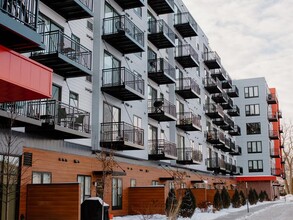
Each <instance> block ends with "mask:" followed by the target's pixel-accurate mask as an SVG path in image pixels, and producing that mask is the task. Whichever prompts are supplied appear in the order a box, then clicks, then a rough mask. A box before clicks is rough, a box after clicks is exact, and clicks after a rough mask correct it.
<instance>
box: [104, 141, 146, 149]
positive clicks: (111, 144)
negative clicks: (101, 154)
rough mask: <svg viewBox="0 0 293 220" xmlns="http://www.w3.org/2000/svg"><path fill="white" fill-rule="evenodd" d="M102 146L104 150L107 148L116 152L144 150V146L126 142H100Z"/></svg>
mask: <svg viewBox="0 0 293 220" xmlns="http://www.w3.org/2000/svg"><path fill="white" fill-rule="evenodd" d="M100 146H101V147H102V148H107V149H111V150H116V151H124V150H143V149H144V146H142V145H139V144H135V143H133V142H130V141H126V140H118V141H116V140H115V141H100Z"/></svg>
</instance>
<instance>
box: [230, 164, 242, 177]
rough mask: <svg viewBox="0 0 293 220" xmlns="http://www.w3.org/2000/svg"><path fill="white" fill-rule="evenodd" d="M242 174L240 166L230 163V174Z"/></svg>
mask: <svg viewBox="0 0 293 220" xmlns="http://www.w3.org/2000/svg"><path fill="white" fill-rule="evenodd" d="M241 174H243V168H242V167H240V166H236V165H232V170H231V175H241Z"/></svg>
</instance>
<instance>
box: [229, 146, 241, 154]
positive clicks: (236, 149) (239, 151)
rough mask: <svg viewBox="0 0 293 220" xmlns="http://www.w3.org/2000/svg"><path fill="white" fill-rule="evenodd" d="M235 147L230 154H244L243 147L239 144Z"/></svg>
mask: <svg viewBox="0 0 293 220" xmlns="http://www.w3.org/2000/svg"><path fill="white" fill-rule="evenodd" d="M234 146H235V148H234V149H233V150H231V152H230V153H229V154H231V155H241V154H242V148H241V147H240V146H239V145H235V143H234Z"/></svg>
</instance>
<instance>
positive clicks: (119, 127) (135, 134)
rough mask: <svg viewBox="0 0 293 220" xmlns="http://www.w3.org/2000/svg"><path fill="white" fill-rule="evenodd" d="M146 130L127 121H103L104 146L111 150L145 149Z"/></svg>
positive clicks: (102, 136) (102, 142) (102, 139)
mask: <svg viewBox="0 0 293 220" xmlns="http://www.w3.org/2000/svg"><path fill="white" fill-rule="evenodd" d="M143 142H144V130H143V129H141V128H138V127H135V126H133V125H131V124H128V123H126V122H106V123H101V140H100V145H101V147H102V148H107V149H111V150H117V151H123V150H143V149H144V143H143Z"/></svg>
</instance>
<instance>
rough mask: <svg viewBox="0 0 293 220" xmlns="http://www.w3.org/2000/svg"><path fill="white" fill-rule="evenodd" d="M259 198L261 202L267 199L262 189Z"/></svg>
mask: <svg viewBox="0 0 293 220" xmlns="http://www.w3.org/2000/svg"><path fill="white" fill-rule="evenodd" d="M258 198H259V201H260V202H263V201H264V200H265V194H264V192H263V191H260V193H259V196H258Z"/></svg>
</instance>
